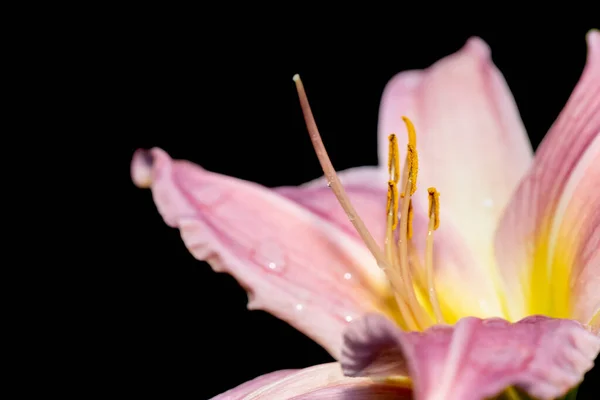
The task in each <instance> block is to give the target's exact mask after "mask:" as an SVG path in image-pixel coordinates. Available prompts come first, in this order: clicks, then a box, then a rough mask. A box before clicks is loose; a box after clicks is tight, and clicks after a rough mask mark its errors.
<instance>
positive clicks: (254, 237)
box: [132, 148, 396, 357]
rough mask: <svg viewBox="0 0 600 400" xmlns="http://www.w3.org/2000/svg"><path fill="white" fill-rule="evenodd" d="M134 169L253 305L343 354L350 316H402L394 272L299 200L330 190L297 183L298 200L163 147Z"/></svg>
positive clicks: (191, 242) (196, 250)
mask: <svg viewBox="0 0 600 400" xmlns="http://www.w3.org/2000/svg"><path fill="white" fill-rule="evenodd" d="M132 178H133V179H134V182H135V183H136V184H138V185H140V186H148V185H150V187H151V189H152V194H153V197H154V201H155V203H156V206H157V208H158V210H159V212H160V214H161V215H162V216H163V218H164V220H165V222H166V223H167V225H169V226H171V227H176V228H178V229H179V230H180V232H181V236H182V238H183V241H184V243H185V244H186V246H187V248H188V249H189V250H190V252H191V253H192V255H194V257H195V258H197V259H199V260H206V261H207V262H208V263H209V264H210V265H211V266H212V268H213V269H214V270H215V271H218V272H226V273H229V274H231V275H233V276H234V277H235V278H236V279H237V281H238V282H239V283H240V284H241V285H242V286H243V287H244V288H246V289H247V291H248V292H249V304H248V307H249V308H250V309H262V310H266V311H268V312H270V313H272V314H273V315H275V316H277V317H279V318H281V319H283V320H284V321H286V322H288V323H290V324H291V325H292V326H294V327H296V328H297V329H299V330H300V331H302V332H303V333H305V334H306V335H308V336H310V337H311V338H312V339H314V340H315V341H316V342H317V343H319V344H321V345H322V346H323V347H324V348H325V349H326V350H328V351H329V352H330V353H331V354H332V355H333V356H334V357H337V356H338V355H339V351H340V347H341V338H342V332H343V330H344V328H345V327H346V325H347V324H348V322H349V321H351V320H352V319H354V318H357V317H358V316H360V315H362V314H363V313H365V312H369V311H379V312H384V313H388V314H390V315H391V316H392V317H393V315H396V312H395V307H396V305H395V302H394V300H393V296H392V294H391V292H390V288H389V284H388V282H387V280H386V278H385V275H384V274H383V272H382V271H381V270H380V269H379V268H378V267H377V265H376V263H375V261H374V260H373V258H372V256H371V254H370V253H369V252H368V251H367V250H366V248H365V246H364V245H363V244H362V242H361V241H360V240H357V239H356V237H354V236H352V235H349V234H348V233H347V232H346V231H345V230H344V229H343V228H342V227H340V226H339V225H338V222H339V221H337V220H336V219H335V218H332V219H330V218H327V213H325V214H322V215H320V214H319V213H316V212H313V210H311V208H310V207H308V208H307V207H304V206H303V205H299V204H306V203H307V201H308V200H307V199H306V197H304V196H302V190H306V192H305V196H309V197H312V200H311V201H314V200H316V199H317V198H318V197H316V196H320V195H321V194H319V193H315V192H313V191H312V190H310V189H309V188H307V189H295V190H294V192H293V196H292V197H293V198H294V200H295V201H296V202H294V201H291V200H290V199H289V198H286V197H284V196H282V195H280V194H277V193H276V192H275V191H273V190H269V189H267V188H264V187H262V186H260V185H258V184H254V183H251V182H246V181H242V180H239V179H235V178H231V177H227V176H224V175H219V174H216V173H212V172H209V171H206V170H204V169H202V168H201V167H199V166H197V165H194V164H192V163H189V162H185V161H174V160H172V159H171V158H170V157H169V156H168V155H167V154H166V153H165V152H164V151H162V150H160V149H157V148H155V149H153V150H152V151H151V152H150V153H148V152H146V151H141V150H140V151H138V152H136V154H135V155H134V158H133V161H132ZM350 178H351V177H350ZM350 181H351V179H350ZM365 193H367V194H368V196H367V197H368V199H367V200H366V201H367V202H368V201H371V200H369V199H370V197H369V196H371V194H370V193H369V192H368V191H365ZM289 194H290V193H289V192H288V195H289ZM362 196H363V194H361V193H360V192H355V197H357V198H360V197H362Z"/></svg>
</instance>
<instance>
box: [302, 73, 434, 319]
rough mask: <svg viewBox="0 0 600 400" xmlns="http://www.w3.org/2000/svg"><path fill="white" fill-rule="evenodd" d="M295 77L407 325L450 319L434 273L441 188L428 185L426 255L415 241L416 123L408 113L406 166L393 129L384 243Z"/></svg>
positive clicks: (317, 142)
mask: <svg viewBox="0 0 600 400" xmlns="http://www.w3.org/2000/svg"><path fill="white" fill-rule="evenodd" d="M293 80H294V82H295V84H296V89H297V91H298V97H299V99H300V106H301V108H302V113H303V114H304V120H305V122H306V126H307V130H308V133H309V136H310V139H311V141H312V144H313V147H314V149H315V152H316V154H317V157H318V159H319V162H320V164H321V167H322V168H323V172H324V174H325V178H326V179H327V182H328V186H329V187H330V188H331V190H332V191H333V193H334V194H335V196H336V198H337V199H338V201H339V203H340V205H341V206H342V208H343V209H344V211H345V212H346V214H347V215H348V218H349V219H350V221H351V222H352V224H353V225H354V227H355V229H356V230H357V232H358V234H359V235H360V237H361V238H362V240H363V242H364V243H365V245H366V246H367V248H368V249H369V251H370V252H371V254H372V255H373V257H374V258H375V260H376V261H377V264H378V265H379V267H380V268H381V269H382V270H383V271H384V272H385V274H386V277H387V279H388V281H389V283H390V286H391V288H392V291H393V293H394V297H395V300H396V303H397V305H398V310H399V311H400V314H401V317H402V318H401V319H402V321H403V322H404V325H405V328H406V329H408V330H411V331H418V330H424V329H426V328H428V327H429V326H431V325H434V324H436V323H437V324H439V323H443V322H444V319H443V315H442V312H441V310H440V305H439V301H438V298H437V294H436V290H435V280H434V274H433V263H434V260H433V256H434V252H433V244H434V231H435V230H436V229H438V227H439V224H440V202H439V193H438V192H437V190H436V189H435V188H433V187H430V188H429V189H428V190H427V194H428V200H429V208H428V217H429V223H428V229H427V236H426V237H425V238H422V240H424V241H425V254H424V259H423V260H421V258H420V257H419V255H418V254H417V251H416V247H415V245H414V243H413V240H416V239H414V238H413V214H414V213H413V205H412V196H413V195H414V194H415V191H416V189H417V176H418V169H419V157H418V153H417V135H416V130H415V127H414V125H413V123H412V122H411V121H410V119H408V118H407V117H402V120H403V121H404V124H405V125H406V131H407V135H408V144H407V147H406V155H405V157H404V163H403V167H402V169H401V168H400V161H401V157H400V149H399V147H398V138H397V136H396V134H395V133H392V134H390V135H389V137H388V165H387V166H388V185H387V186H388V187H387V206H386V217H385V218H386V235H385V242H384V243H383V248H382V247H380V246H379V244H377V242H376V241H375V239H374V238H373V236H372V235H371V233H370V232H369V230H368V229H367V227H366V226H365V224H364V222H363V221H362V219H361V218H360V216H359V215H358V214H357V212H356V210H355V209H354V206H353V205H352V203H351V201H350V199H349V198H348V195H347V194H346V191H345V190H344V187H343V186H342V184H341V182H340V180H339V178H338V176H337V173H336V172H335V169H334V168H333V165H332V164H331V160H330V159H329V156H328V154H327V151H326V150H325V146H324V144H323V141H322V139H321V135H320V134H319V131H318V129H317V125H316V122H315V120H314V117H313V114H312V111H311V109H310V105H309V103H308V99H307V96H306V92H305V90H304V85H303V84H302V81H301V79H300V77H299V76H298V75H294V78H293ZM382 201H383V199H382Z"/></svg>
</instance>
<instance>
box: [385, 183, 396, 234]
mask: <svg viewBox="0 0 600 400" xmlns="http://www.w3.org/2000/svg"><path fill="white" fill-rule="evenodd" d="M398 200H399V199H398V185H397V184H396V182H394V181H393V180H389V181H388V194H387V207H386V213H387V215H388V219H389V220H390V222H391V224H392V231H394V230H395V229H396V226H397V225H398V204H399V203H398Z"/></svg>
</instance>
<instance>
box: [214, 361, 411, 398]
mask: <svg viewBox="0 0 600 400" xmlns="http://www.w3.org/2000/svg"><path fill="white" fill-rule="evenodd" d="M277 378H279V379H277ZM411 398H412V397H411V390H410V389H408V388H405V387H400V386H396V385H385V384H378V383H373V381H371V380H370V379H367V378H348V377H345V376H344V375H343V374H342V370H341V368H340V365H339V364H338V363H329V364H321V365H315V366H314V367H309V368H305V369H301V370H292V371H290V370H286V371H278V372H274V373H271V374H267V375H264V376H262V377H259V378H256V379H254V380H252V381H250V382H246V383H245V384H243V385H240V386H238V387H236V388H234V389H231V390H229V391H227V392H225V393H222V394H220V395H218V396H217V397H214V398H213V400H226V399H227V400H238V399H239V400H241V399H244V400H251V399H260V400H269V399H273V400H281V399H294V400H300V399H302V400H307V399H330V400H360V399H365V400H367V399H376V400H387V399H390V400H391V399H397V400H402V399H406V400H408V399H411Z"/></svg>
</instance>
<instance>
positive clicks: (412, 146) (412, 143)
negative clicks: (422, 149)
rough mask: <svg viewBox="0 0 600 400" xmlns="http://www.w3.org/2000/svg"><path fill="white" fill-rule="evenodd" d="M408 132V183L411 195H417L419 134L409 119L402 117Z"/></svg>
mask: <svg viewBox="0 0 600 400" xmlns="http://www.w3.org/2000/svg"><path fill="white" fill-rule="evenodd" d="M402 120H403V121H404V124H405V125H406V130H407V131H408V145H407V153H406V167H407V168H408V182H409V186H410V195H411V196H412V195H413V194H415V191H416V190H417V175H418V172H419V157H418V155H417V133H416V131H415V126H414V125H413V123H412V122H411V120H410V119H408V118H407V117H402Z"/></svg>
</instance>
